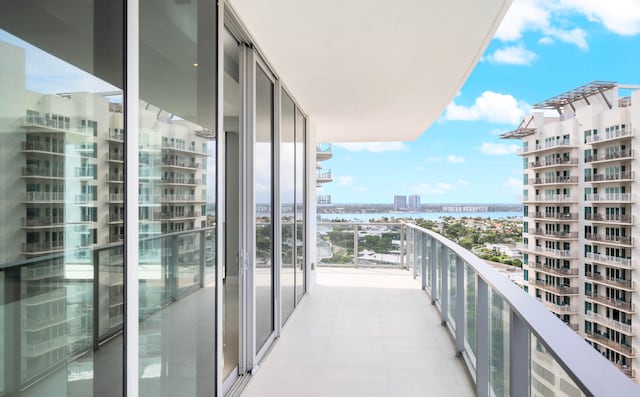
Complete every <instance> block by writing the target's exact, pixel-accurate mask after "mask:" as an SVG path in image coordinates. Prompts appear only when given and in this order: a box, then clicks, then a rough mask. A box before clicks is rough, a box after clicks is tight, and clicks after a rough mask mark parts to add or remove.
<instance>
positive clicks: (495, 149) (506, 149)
mask: <svg viewBox="0 0 640 397" xmlns="http://www.w3.org/2000/svg"><path fill="white" fill-rule="evenodd" d="M519 148H520V146H518V145H516V144H511V145H507V144H505V143H493V142H482V146H480V148H479V149H480V152H481V153H482V154H488V155H492V156H495V155H498V156H501V155H505V154H516V153H518V149H519Z"/></svg>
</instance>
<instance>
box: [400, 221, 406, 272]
mask: <svg viewBox="0 0 640 397" xmlns="http://www.w3.org/2000/svg"><path fill="white" fill-rule="evenodd" d="M405 228H406V226H405V224H404V223H403V224H402V225H400V268H401V269H404V263H405V260H404V256H405V255H406V253H407V247H405V246H404V244H405V241H404V233H405Z"/></svg>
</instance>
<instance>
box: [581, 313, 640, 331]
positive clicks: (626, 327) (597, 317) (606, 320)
mask: <svg viewBox="0 0 640 397" xmlns="http://www.w3.org/2000/svg"><path fill="white" fill-rule="evenodd" d="M584 318H585V320H587V321H591V322H593V323H598V324H600V325H603V326H605V327H607V328H611V329H612V330H614V331H618V332H621V333H623V334H626V335H629V336H633V335H635V330H634V328H633V327H632V326H631V320H628V321H627V322H622V321H619V320H615V319H613V318H610V317H607V316H606V315H604V314H601V313H596V312H594V311H591V310H587V312H586V314H585V317H584Z"/></svg>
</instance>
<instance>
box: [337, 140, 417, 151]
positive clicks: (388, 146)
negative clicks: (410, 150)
mask: <svg viewBox="0 0 640 397" xmlns="http://www.w3.org/2000/svg"><path fill="white" fill-rule="evenodd" d="M334 145H335V146H339V147H341V148H343V149H346V150H348V151H350V152H362V151H367V152H373V153H382V152H399V151H403V150H407V146H406V145H405V144H404V143H403V142H353V143H334Z"/></svg>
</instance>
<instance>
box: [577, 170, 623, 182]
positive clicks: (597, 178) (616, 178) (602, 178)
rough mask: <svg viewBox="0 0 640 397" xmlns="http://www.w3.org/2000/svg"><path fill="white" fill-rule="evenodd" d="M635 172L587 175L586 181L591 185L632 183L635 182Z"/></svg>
mask: <svg viewBox="0 0 640 397" xmlns="http://www.w3.org/2000/svg"><path fill="white" fill-rule="evenodd" d="M633 179H634V176H633V172H618V173H614V174H594V175H593V174H592V175H585V177H584V181H585V182H591V183H604V182H631V181H633Z"/></svg>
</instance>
